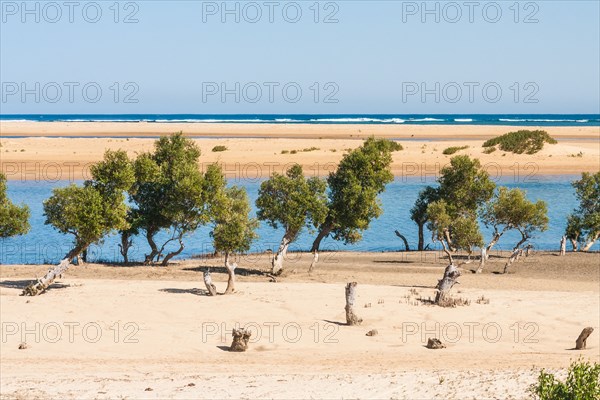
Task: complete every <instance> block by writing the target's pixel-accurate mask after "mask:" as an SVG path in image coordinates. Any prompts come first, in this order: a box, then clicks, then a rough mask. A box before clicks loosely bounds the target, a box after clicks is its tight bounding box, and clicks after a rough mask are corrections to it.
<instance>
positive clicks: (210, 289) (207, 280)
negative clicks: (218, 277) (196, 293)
mask: <svg viewBox="0 0 600 400" xmlns="http://www.w3.org/2000/svg"><path fill="white" fill-rule="evenodd" d="M204 284H205V285H206V290H207V291H208V295H209V296H216V295H217V287H216V286H215V285H214V284H213V283H212V278H211V277H210V271H204Z"/></svg>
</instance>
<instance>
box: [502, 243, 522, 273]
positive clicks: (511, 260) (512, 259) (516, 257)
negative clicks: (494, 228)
mask: <svg viewBox="0 0 600 400" xmlns="http://www.w3.org/2000/svg"><path fill="white" fill-rule="evenodd" d="M521 254H523V249H515V251H513V253H512V254H511V256H510V258H509V259H508V261H507V262H506V264H505V265H504V273H505V274H506V273H507V272H508V268H509V267H510V266H511V265H512V264H513V263H514V262H515V261H519V257H520V256H521Z"/></svg>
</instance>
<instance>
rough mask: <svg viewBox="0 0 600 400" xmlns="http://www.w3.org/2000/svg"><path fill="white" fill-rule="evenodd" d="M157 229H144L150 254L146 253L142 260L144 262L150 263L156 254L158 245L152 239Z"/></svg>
mask: <svg viewBox="0 0 600 400" xmlns="http://www.w3.org/2000/svg"><path fill="white" fill-rule="evenodd" d="M156 232H157V230H156V229H154V228H151V229H147V230H146V240H147V241H148V245H149V246H150V254H146V259H145V260H144V264H151V263H152V262H153V261H154V257H156V255H157V254H158V246H157V245H156V242H155V241H154V235H155V234H156Z"/></svg>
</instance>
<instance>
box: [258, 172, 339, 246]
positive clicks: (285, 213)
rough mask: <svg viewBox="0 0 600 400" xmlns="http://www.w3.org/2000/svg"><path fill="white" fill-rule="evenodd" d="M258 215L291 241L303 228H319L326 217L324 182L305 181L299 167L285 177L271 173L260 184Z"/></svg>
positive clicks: (318, 180)
mask: <svg viewBox="0 0 600 400" xmlns="http://www.w3.org/2000/svg"><path fill="white" fill-rule="evenodd" d="M256 207H257V208H258V212H257V216H258V219H259V220H261V221H266V222H267V223H268V224H269V225H270V226H271V227H273V228H275V229H277V228H278V227H279V226H280V225H281V226H282V227H283V228H284V229H285V231H286V235H288V236H289V237H290V240H291V241H293V240H295V239H296V237H297V235H298V233H300V230H301V229H302V228H303V227H304V226H307V227H309V228H310V227H314V228H316V227H318V226H319V225H320V224H321V223H322V222H323V220H324V219H325V216H326V215H327V205H326V197H325V182H324V181H322V180H320V179H318V178H309V179H306V178H305V177H304V175H303V171H302V167H301V166H300V165H298V164H296V165H294V166H292V167H291V168H290V169H288V171H287V173H286V174H285V175H281V174H278V173H273V175H272V176H271V178H269V180H267V181H264V182H263V183H262V184H261V185H260V189H259V191H258V199H257V200H256Z"/></svg>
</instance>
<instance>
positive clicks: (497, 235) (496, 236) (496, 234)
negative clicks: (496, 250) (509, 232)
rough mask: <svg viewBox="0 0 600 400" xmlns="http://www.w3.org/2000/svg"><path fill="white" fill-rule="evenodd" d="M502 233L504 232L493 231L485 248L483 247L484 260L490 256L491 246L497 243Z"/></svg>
mask: <svg viewBox="0 0 600 400" xmlns="http://www.w3.org/2000/svg"><path fill="white" fill-rule="evenodd" d="M503 234H504V232H502V233H499V232H496V233H494V237H493V238H492V240H491V241H490V243H489V244H488V245H487V248H486V249H485V260H486V261H487V260H488V259H489V258H490V252H491V251H492V247H494V246H495V245H496V244H497V243H498V241H499V240H500V238H501V237H502V235H503Z"/></svg>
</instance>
